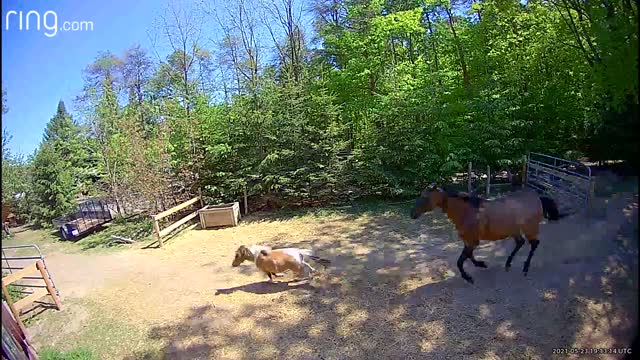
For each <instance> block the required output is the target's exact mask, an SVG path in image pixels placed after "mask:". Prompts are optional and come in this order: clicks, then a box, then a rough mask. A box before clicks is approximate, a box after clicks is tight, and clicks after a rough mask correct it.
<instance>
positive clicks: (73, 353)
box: [38, 348, 98, 360]
mask: <svg viewBox="0 0 640 360" xmlns="http://www.w3.org/2000/svg"><path fill="white" fill-rule="evenodd" d="M38 355H39V357H40V359H42V360H97V359H98V357H96V356H95V355H93V353H92V352H91V350H89V349H85V348H77V349H73V350H70V351H66V352H62V351H59V350H55V349H51V348H44V349H42V350H41V351H40V352H39V353H38Z"/></svg>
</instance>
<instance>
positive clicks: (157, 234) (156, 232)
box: [153, 216, 163, 247]
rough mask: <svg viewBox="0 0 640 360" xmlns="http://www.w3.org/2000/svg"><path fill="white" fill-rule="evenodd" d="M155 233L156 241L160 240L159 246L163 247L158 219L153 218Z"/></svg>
mask: <svg viewBox="0 0 640 360" xmlns="http://www.w3.org/2000/svg"><path fill="white" fill-rule="evenodd" d="M153 232H154V233H155V234H156V239H158V244H159V245H160V247H162V245H163V244H162V236H160V225H158V219H156V217H155V216H154V217H153Z"/></svg>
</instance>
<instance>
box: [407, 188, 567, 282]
mask: <svg viewBox="0 0 640 360" xmlns="http://www.w3.org/2000/svg"><path fill="white" fill-rule="evenodd" d="M436 207H439V208H441V209H442V211H443V212H444V213H446V214H447V217H448V218H449V219H450V220H451V221H452V222H453V223H454V224H455V226H456V230H457V231H458V235H459V236H460V239H462V241H463V242H464V249H463V250H462V254H460V257H459V258H458V262H457V265H458V269H459V270H460V275H461V276H462V278H463V279H465V280H467V281H468V282H470V283H472V284H473V279H472V278H471V276H469V275H468V274H467V273H466V272H465V271H464V268H463V267H462V265H463V264H464V262H465V260H467V259H471V262H473V265H475V266H477V267H482V268H486V267H487V265H486V264H485V262H484V261H478V260H476V259H475V258H474V257H473V250H474V249H475V248H476V247H477V246H478V245H479V243H480V240H488V241H496V240H503V239H506V238H508V237H513V238H514V240H515V242H516V247H515V249H513V251H512V252H511V255H509V257H508V258H507V263H506V264H505V269H506V270H507V271H508V270H509V268H510V267H511V261H512V260H513V257H514V256H515V255H516V253H517V252H518V250H520V248H521V247H522V245H523V244H524V242H525V238H526V239H527V240H528V241H529V244H530V245H531V250H530V251H529V256H528V257H527V260H526V261H525V263H524V268H523V269H522V272H523V273H524V275H525V276H526V275H527V273H528V271H529V265H530V264H531V257H532V256H533V253H534V252H535V251H536V248H537V247H538V244H539V242H540V240H539V239H538V233H539V225H540V222H541V221H542V218H543V217H545V218H547V219H549V220H553V221H555V220H558V219H560V218H562V217H564V216H566V215H560V213H559V212H558V207H557V206H556V203H555V201H553V199H551V198H549V197H546V196H539V195H538V194H537V193H536V192H534V191H529V190H521V191H517V192H514V193H511V194H509V195H507V196H504V197H501V198H498V199H495V200H485V199H480V198H478V197H476V196H475V195H469V194H467V193H463V192H453V191H445V190H442V189H441V188H440V187H438V186H437V185H436V184H432V185H430V186H428V187H427V188H426V189H425V190H424V191H422V193H421V194H420V197H419V198H418V199H417V200H416V204H415V207H414V208H413V209H411V218H412V219H417V218H418V217H420V215H422V214H423V213H425V212H427V211H431V210H433V209H434V208H436Z"/></svg>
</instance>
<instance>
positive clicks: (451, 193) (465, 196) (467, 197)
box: [443, 188, 484, 209]
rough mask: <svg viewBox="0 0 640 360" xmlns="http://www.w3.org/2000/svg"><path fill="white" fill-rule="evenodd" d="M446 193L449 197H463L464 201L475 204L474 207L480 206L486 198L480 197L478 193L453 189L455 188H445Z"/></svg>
mask: <svg viewBox="0 0 640 360" xmlns="http://www.w3.org/2000/svg"><path fill="white" fill-rule="evenodd" d="M443 190H444V193H445V195H446V196H447V197H448V198H455V199H461V200H462V201H464V202H466V203H468V204H469V205H471V206H473V207H474V208H476V209H477V208H479V207H480V205H481V204H482V202H483V201H484V199H481V198H479V197H478V196H477V195H474V194H469V193H466V192H460V191H457V190H453V189H447V188H445V189H443Z"/></svg>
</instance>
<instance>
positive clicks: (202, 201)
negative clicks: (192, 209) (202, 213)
mask: <svg viewBox="0 0 640 360" xmlns="http://www.w3.org/2000/svg"><path fill="white" fill-rule="evenodd" d="M198 197H199V198H200V208H201V209H202V208H203V207H204V200H202V188H201V187H199V188H198Z"/></svg>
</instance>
